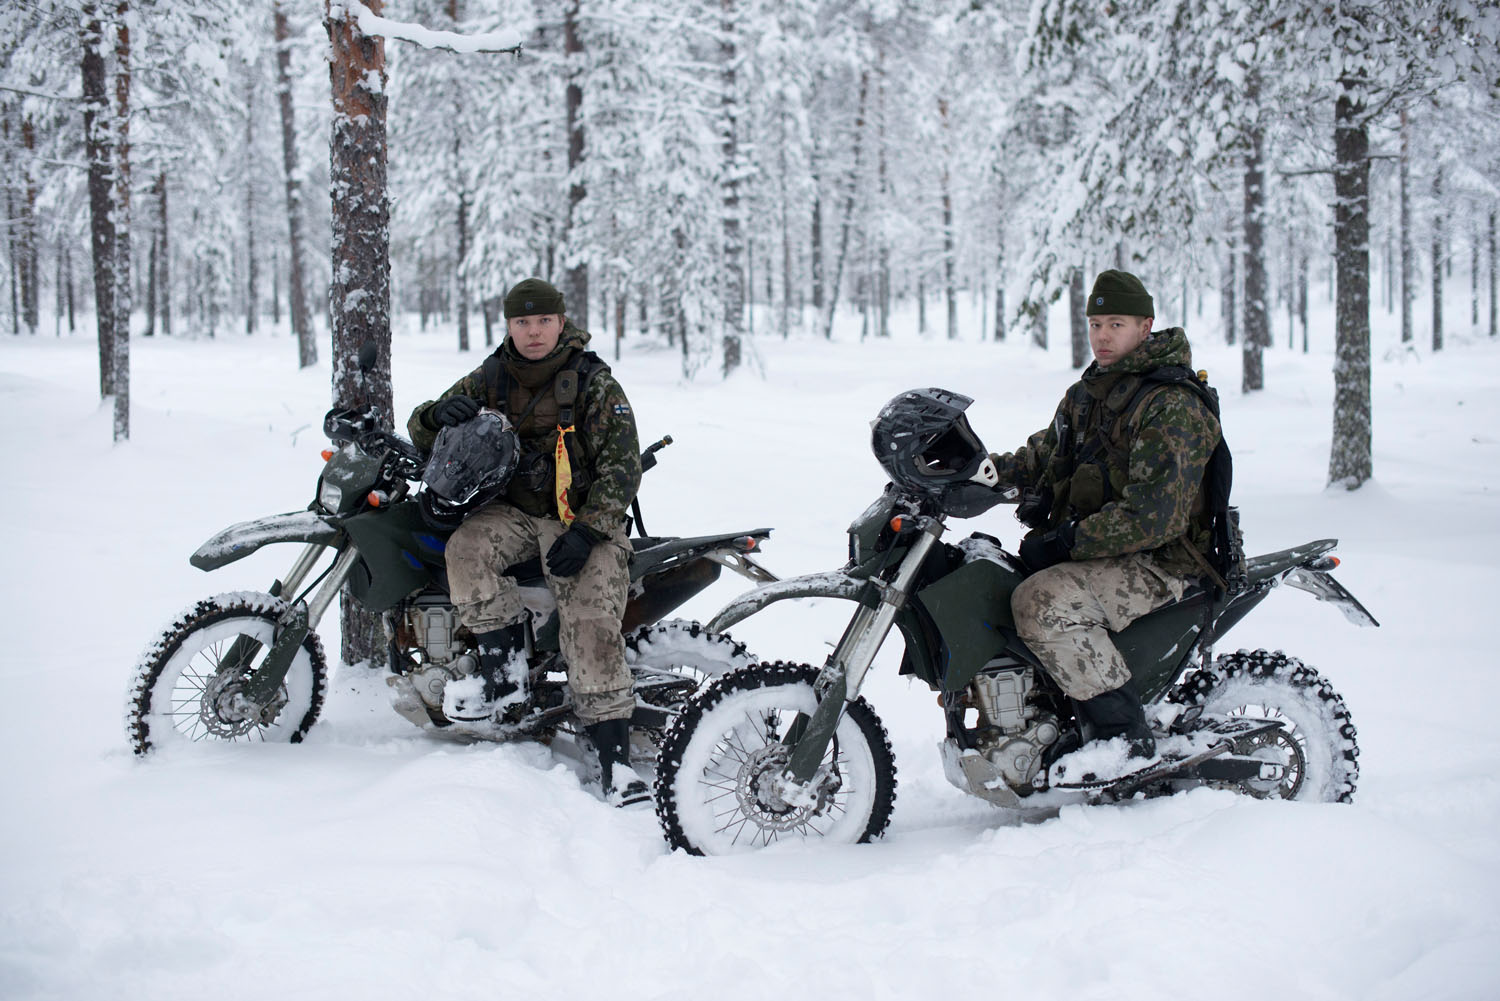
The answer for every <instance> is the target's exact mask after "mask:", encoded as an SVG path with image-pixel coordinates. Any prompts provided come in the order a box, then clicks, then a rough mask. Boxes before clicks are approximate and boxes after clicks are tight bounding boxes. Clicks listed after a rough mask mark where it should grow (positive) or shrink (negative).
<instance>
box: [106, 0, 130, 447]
mask: <svg viewBox="0 0 1500 1001" xmlns="http://www.w3.org/2000/svg"><path fill="white" fill-rule="evenodd" d="M129 14H130V4H129V3H128V0H120V3H118V4H116V6H115V18H116V23H115V178H114V180H115V186H114V216H115V264H114V281H115V284H114V291H113V293H112V294H111V298H110V304H111V305H112V306H113V307H114V314H115V320H114V324H113V326H114V348H115V352H114V355H115V358H114V393H113V396H114V398H115V436H114V437H115V441H117V442H121V441H129V440H130V306H131V291H132V290H131V285H130V264H131V260H130V27H129V20H128V16H129Z"/></svg>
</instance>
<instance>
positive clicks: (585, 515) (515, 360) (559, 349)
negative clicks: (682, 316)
mask: <svg viewBox="0 0 1500 1001" xmlns="http://www.w3.org/2000/svg"><path fill="white" fill-rule="evenodd" d="M504 309H505V321H506V332H507V336H506V339H505V341H504V342H503V343H502V344H501V345H500V347H499V349H497V350H496V351H495V354H494V355H493V356H492V357H491V358H490V359H486V361H485V363H484V364H483V365H481V366H480V367H479V368H477V369H475V370H474V371H473V372H471V373H469V374H468V375H466V376H464V377H463V378H462V379H460V380H458V382H456V383H454V384H453V385H452V386H450V387H449V388H448V389H447V390H446V391H445V392H444V393H443V394H442V395H441V396H439V397H438V398H437V399H436V400H431V401H428V402H426V403H423V404H422V405H421V406H419V407H417V408H416V410H414V411H413V412H412V415H411V419H410V420H409V421H408V422H407V430H408V432H409V433H410V434H411V439H412V441H413V442H414V443H416V445H417V446H418V447H420V448H424V449H430V448H431V447H432V443H433V441H434V439H435V438H436V437H437V432H438V430H439V429H440V428H442V427H444V426H451V425H456V424H459V423H461V422H463V421H465V420H468V419H470V418H472V417H473V416H475V415H476V414H477V413H478V412H479V410H480V408H481V407H487V408H490V409H493V410H498V411H500V412H502V413H504V414H505V415H506V417H507V418H508V419H509V420H510V421H511V423H512V424H514V425H515V427H516V431H517V434H518V435H519V437H520V439H521V446H522V447H521V454H522V459H521V466H520V468H519V469H518V470H517V472H516V475H515V476H514V477H512V479H511V481H510V485H509V487H508V488H507V492H506V494H505V496H504V498H503V499H501V500H497V501H495V502H494V503H491V504H490V505H489V506H487V507H484V508H481V509H480V510H478V511H476V512H474V513H472V514H471V515H470V516H469V517H468V518H466V519H465V520H464V522H463V524H462V525H461V526H459V528H458V530H457V531H456V532H454V533H453V536H452V538H451V539H449V541H448V548H447V552H446V560H447V566H448V582H449V589H450V593H451V595H452V597H453V603H454V604H455V605H456V606H457V608H458V614H459V618H460V620H461V621H462V622H463V623H464V625H466V626H468V627H469V629H470V631H471V632H473V633H474V636H475V638H476V640H477V641H478V646H479V657H480V673H481V675H482V677H483V679H484V686H483V691H482V692H480V691H473V692H465V691H464V690H463V689H462V688H461V687H457V686H450V687H453V688H454V689H455V692H456V693H457V694H455V696H454V701H455V704H454V705H452V706H449V705H445V706H444V712H445V713H447V714H448V715H450V716H451V717H453V718H455V719H460V720H465V719H467V720H476V719H488V718H490V717H491V716H493V715H494V714H495V712H496V711H497V710H500V711H503V710H504V708H505V707H506V706H507V705H509V704H511V703H513V702H518V701H520V700H522V699H524V698H525V694H526V693H525V689H524V685H525V681H526V670H525V657H524V650H523V647H524V630H523V628H522V626H521V623H522V621H523V617H524V615H525V608H524V606H523V605H522V602H521V596H520V592H519V588H518V587H517V585H516V582H515V581H514V580H513V579H512V578H510V577H506V576H504V575H503V574H502V571H503V570H504V569H505V568H506V567H509V566H511V565H513V564H516V563H519V562H521V561H523V560H527V559H532V558H534V557H536V556H538V555H541V554H545V558H544V560H543V573H544V575H545V577H546V580H547V586H548V587H549V588H550V589H551V591H552V593H553V595H554V596H555V598H556V600H557V614H558V620H559V626H560V630H559V637H558V639H559V644H560V646H561V648H562V653H563V657H564V659H565V660H566V661H567V667H568V686H569V688H571V689H572V691H573V696H574V698H575V700H576V707H575V709H576V712H577V714H578V717H579V719H581V720H582V721H583V722H584V724H585V729H586V731H587V732H588V734H589V736H590V738H591V739H592V741H593V743H594V745H595V747H596V748H597V749H598V752H599V759H600V765H601V771H602V773H603V780H604V787H605V792H606V794H607V795H608V796H609V798H610V799H611V801H613V802H615V803H616V804H617V805H621V806H626V805H630V804H631V803H634V802H641V801H644V800H645V799H646V798H647V797H648V793H647V790H646V786H645V783H644V782H642V781H641V780H640V778H639V776H638V775H636V774H635V772H634V771H633V770H632V769H631V768H630V765H629V756H628V749H629V746H630V745H629V732H630V731H629V720H630V716H631V714H632V713H633V712H634V709H635V696H634V694H633V693H632V691H631V680H630V671H629V669H628V668H626V666H625V643H624V639H623V638H622V637H621V635H620V622H621V619H622V617H623V616H624V614H625V602H626V597H627V592H628V590H629V587H630V574H629V556H630V543H629V542H628V541H627V539H626V537H625V512H626V510H627V509H628V508H629V506H630V502H631V500H632V499H633V498H634V497H635V494H636V490H637V489H638V488H639V486H640V482H641V460H640V445H639V443H638V441H637V438H636V430H635V418H634V416H633V415H632V413H631V409H630V403H629V401H628V400H626V398H625V393H624V391H623V390H622V389H621V388H620V384H619V383H618V382H616V381H615V379H614V377H613V375H611V373H610V371H609V367H608V366H607V365H605V364H604V363H603V362H602V361H600V360H599V358H598V357H597V356H596V355H593V354H592V353H589V352H587V351H586V347H587V344H588V341H589V335H588V333H587V332H586V331H583V330H580V329H578V328H577V327H575V326H574V325H573V324H572V323H570V322H568V320H567V318H566V315H565V314H564V303H563V297H562V294H561V293H560V292H558V290H557V289H556V288H554V287H553V286H551V285H549V284H548V283H546V282H544V281H542V280H541V279H538V278H528V279H526V280H525V281H522V282H520V283H519V284H517V285H516V286H515V287H514V288H512V289H511V290H510V292H508V293H507V294H506V296H505V300H504ZM502 396H503V398H501V397H502ZM570 410H571V415H572V417H573V423H572V424H571V425H569V426H567V427H564V426H563V423H564V422H563V420H562V418H563V416H564V415H566V414H568V413H569V411H570ZM560 439H561V440H560ZM450 710H451V711H450Z"/></svg>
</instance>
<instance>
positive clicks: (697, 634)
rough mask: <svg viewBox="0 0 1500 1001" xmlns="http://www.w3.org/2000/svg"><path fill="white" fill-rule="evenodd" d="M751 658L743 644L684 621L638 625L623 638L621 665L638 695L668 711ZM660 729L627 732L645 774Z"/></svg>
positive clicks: (634, 757) (651, 762) (655, 753)
mask: <svg viewBox="0 0 1500 1001" xmlns="http://www.w3.org/2000/svg"><path fill="white" fill-rule="evenodd" d="M753 661H754V658H753V657H751V656H750V654H749V652H748V651H746V650H745V644H743V643H736V642H735V641H734V640H733V639H731V638H730V637H729V636H728V635H727V634H725V633H713V632H709V631H708V630H707V629H704V628H703V626H702V625H700V624H699V623H697V622H689V621H686V620H684V619H668V620H667V621H665V622H657V623H654V624H652V625H649V626H641V627H640V628H639V629H637V630H636V631H635V632H633V633H631V634H630V635H629V636H627V637H625V664H626V666H627V667H629V668H630V673H631V676H632V678H633V680H634V682H635V693H636V697H637V698H639V699H640V701H642V702H644V703H646V704H647V705H651V706H657V707H659V708H662V709H666V710H668V711H669V712H672V713H676V712H677V711H678V710H679V709H681V708H682V704H683V703H684V702H686V701H687V699H688V698H689V697H691V696H692V694H693V693H694V692H696V691H697V690H698V689H699V688H700V687H702V686H703V685H704V684H705V683H706V682H708V681H710V680H712V679H714V678H718V677H721V676H723V675H725V674H728V673H729V672H730V671H734V670H738V669H739V668H742V667H748V666H749V665H750V664H751V663H753ZM663 732H664V731H663V730H661V729H657V728H655V727H644V726H637V727H635V728H634V729H633V730H632V731H631V735H630V740H631V748H630V757H631V762H632V763H633V764H634V765H635V766H636V768H637V770H638V771H640V772H641V774H642V775H644V776H648V777H649V775H650V773H651V772H652V771H653V770H654V769H655V768H656V760H657V756H658V752H659V748H660V744H661V739H662V734H663Z"/></svg>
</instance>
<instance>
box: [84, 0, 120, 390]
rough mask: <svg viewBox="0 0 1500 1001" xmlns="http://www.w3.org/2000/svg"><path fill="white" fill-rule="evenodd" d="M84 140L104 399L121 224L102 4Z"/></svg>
mask: <svg viewBox="0 0 1500 1001" xmlns="http://www.w3.org/2000/svg"><path fill="white" fill-rule="evenodd" d="M82 45H83V136H84V154H85V156H86V157H87V159H88V190H89V244H90V249H91V251H92V253H93V272H94V323H95V326H96V327H97V328H98V333H99V396H100V398H101V399H102V398H104V397H107V396H109V395H110V394H111V393H113V392H114V381H115V375H114V369H115V334H114V331H115V327H114V323H115V310H114V287H115V278H114V264H115V224H114V216H113V215H112V214H111V209H112V208H113V196H112V192H111V188H112V187H113V185H114V149H113V142H112V136H111V135H110V128H109V97H108V93H107V89H106V80H105V71H104V27H103V24H102V23H101V22H100V20H99V5H98V3H97V2H94V0H86V2H85V3H84V5H83V31H82Z"/></svg>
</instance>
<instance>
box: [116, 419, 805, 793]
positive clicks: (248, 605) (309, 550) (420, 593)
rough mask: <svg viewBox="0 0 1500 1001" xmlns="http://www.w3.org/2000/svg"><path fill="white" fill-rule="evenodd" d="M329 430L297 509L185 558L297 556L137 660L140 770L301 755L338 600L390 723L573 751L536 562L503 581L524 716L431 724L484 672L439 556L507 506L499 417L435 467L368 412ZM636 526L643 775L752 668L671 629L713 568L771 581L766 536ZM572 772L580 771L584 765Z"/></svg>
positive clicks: (636, 730) (466, 430)
mask: <svg viewBox="0 0 1500 1001" xmlns="http://www.w3.org/2000/svg"><path fill="white" fill-rule="evenodd" d="M324 431H325V432H326V434H327V435H328V437H329V438H330V439H331V440H332V442H333V444H334V446H335V448H333V449H330V450H326V451H325V452H324V460H325V465H324V466H323V468H322V469H321V471H320V475H319V477H318V482H317V487H316V496H315V499H314V501H313V502H312V504H311V505H309V507H308V509H307V510H305V511H299V512H293V513H289V514H278V515H272V516H270V517H266V518H260V519H257V520H254V521H249V522H244V523H241V524H237V525H233V526H231V527H229V528H226V529H224V530H223V531H221V532H219V533H218V534H217V535H215V536H214V537H213V538H211V539H209V540H208V541H207V542H205V543H204V544H203V545H202V546H201V547H200V548H199V549H198V551H197V552H195V553H194V554H193V556H192V558H191V563H192V565H193V566H195V567H197V568H198V569H200V570H216V569H219V568H221V567H224V566H227V565H229V564H231V563H233V562H235V561H237V560H239V559H242V558H243V557H245V556H248V555H249V554H250V553H252V552H255V551H256V550H258V549H260V548H261V547H263V546H266V545H270V544H273V543H294V544H298V545H300V546H301V547H302V548H301V551H300V553H299V554H298V556H297V557H296V559H295V560H294V561H293V563H292V565H291V567H290V569H289V570H288V571H287V573H286V575H285V576H284V577H283V578H282V579H280V580H277V581H276V582H274V583H273V584H272V585H271V587H270V589H269V590H268V591H265V592H234V593H226V594H219V595H216V596H214V597H210V598H205V599H204V600H202V601H199V602H198V603H197V604H195V605H193V606H192V607H191V608H188V609H186V610H185V611H183V612H182V613H181V614H180V615H178V616H177V617H176V618H175V619H174V620H173V621H172V623H171V624H170V625H169V626H167V627H166V629H165V630H164V631H163V632H162V633H161V635H160V636H159V637H158V638H157V639H156V640H155V641H154V642H152V643H151V644H150V645H149V646H148V647H147V649H146V651H145V652H144V654H143V655H142V657H141V659H140V662H139V664H138V666H137V667H136V670H135V675H134V679H133V681H132V683H131V687H130V693H129V697H128V706H127V727H128V730H129V735H130V740H131V743H132V745H133V746H134V748H135V751H136V753H138V754H145V753H147V752H148V751H150V750H151V749H152V748H159V747H163V746H165V745H168V744H174V743H192V742H248V741H271V742H293V743H295V742H298V741H301V740H302V739H303V737H304V736H305V735H306V734H307V732H308V729H309V728H310V727H311V726H312V725H313V724H314V723H315V722H316V721H317V719H318V714H319V711H320V709H321V708H322V704H323V699H324V694H325V692H326V690H327V684H328V668H327V664H326V661H325V658H324V654H323V649H322V644H321V642H320V641H319V638H318V634H317V631H316V629H317V625H318V622H319V621H320V620H321V619H322V617H323V615H324V613H325V612H326V611H327V610H328V608H329V607H330V606H331V605H332V604H333V603H334V599H335V598H336V597H337V596H338V595H339V593H340V591H341V590H343V589H344V588H345V587H346V586H347V588H348V593H349V594H350V595H352V596H353V598H354V599H355V600H356V601H357V602H358V603H359V604H360V605H362V606H363V607H364V608H365V609H367V610H369V611H372V612H378V613H380V614H381V616H382V618H383V621H384V625H385V630H386V635H387V637H388V643H389V646H388V653H389V665H390V667H389V669H390V674H389V676H388V677H387V678H386V681H387V683H388V685H389V687H390V695H391V703H392V706H393V708H394V709H395V710H396V711H397V712H398V713H400V714H401V715H402V716H403V717H405V718H406V719H408V720H409V721H411V722H412V723H414V724H415V725H417V726H418V727H420V728H421V729H422V730H424V731H426V732H427V733H429V734H433V735H436V736H450V737H456V738H458V739H462V740H491V741H508V740H517V739H537V740H544V741H550V740H551V739H552V738H553V737H554V736H556V735H557V734H558V733H564V734H571V735H573V736H574V737H575V738H576V737H577V736H578V735H579V734H580V731H581V729H582V727H581V725H580V723H579V722H578V720H577V718H576V717H575V716H574V715H573V712H572V706H573V698H572V695H571V693H570V692H569V690H568V686H567V682H566V678H565V669H566V666H565V664H564V662H563V660H562V655H561V653H560V650H559V644H558V618H557V614H556V605H555V602H554V601H553V600H552V596H551V593H550V591H548V589H547V586H546V583H545V580H544V578H543V575H542V569H541V564H540V560H539V559H532V560H529V561H527V562H524V563H522V564H520V565H517V566H513V567H509V568H507V569H506V570H505V573H507V574H508V575H510V576H512V577H515V578H516V579H517V581H518V583H519V584H520V585H521V591H522V597H523V600H524V602H525V604H526V606H527V611H528V616H527V618H526V622H525V655H526V658H527V661H528V664H529V680H530V684H529V685H528V686H527V691H528V697H527V699H526V701H524V702H523V703H520V704H518V705H511V706H507V707H505V709H506V711H505V712H504V714H503V715H501V714H499V713H497V714H496V715H495V716H494V717H492V718H487V719H477V720H469V719H461V720H456V719H449V718H447V717H446V716H445V715H444V713H443V697H444V691H445V689H446V688H447V687H448V686H450V685H456V684H460V683H463V682H464V681H465V679H471V678H473V677H474V676H475V674H476V672H477V671H478V668H479V663H478V657H477V651H476V648H475V641H474V637H473V635H472V634H471V633H470V632H469V630H468V629H467V628H465V627H464V626H463V625H462V624H461V623H460V622H459V620H458V616H457V613H456V611H455V609H454V606H453V604H452V602H451V601H450V599H449V595H448V590H447V573H446V569H445V566H444V547H445V544H446V542H447V539H448V538H449V536H450V535H451V534H452V532H453V530H454V529H455V528H457V526H458V524H459V522H460V521H461V520H462V517H463V515H464V514H465V513H466V512H467V511H468V510H469V509H471V508H473V509H477V507H478V506H480V505H481V504H482V503H483V502H485V501H487V500H489V499H490V498H492V497H494V496H497V495H498V493H499V492H501V491H503V488H504V486H505V482H506V479H507V478H508V476H509V475H510V474H511V472H513V470H514V468H515V462H514V459H515V454H516V450H517V449H518V447H519V446H518V443H517V441H516V439H515V434H514V431H513V430H512V429H510V427H509V424H508V422H507V421H506V420H505V418H504V417H503V416H502V415H500V414H497V413H495V412H493V411H486V412H485V413H483V414H481V415H480V417H478V418H476V419H474V420H472V421H468V422H465V423H464V424H462V425H460V426H459V427H457V428H449V429H445V430H444V432H443V434H442V435H440V436H439V440H438V442H437V443H436V444H435V445H434V448H433V452H432V455H431V456H429V455H428V454H424V453H423V452H421V451H420V450H418V449H417V448H416V447H415V446H414V445H412V444H411V442H409V441H407V440H406V439H404V438H401V437H399V436H397V435H394V434H391V433H390V432H387V431H383V430H381V429H379V428H378V427H377V426H376V421H375V417H374V416H373V415H372V414H371V413H367V412H356V411H352V410H340V409H335V410H332V411H330V412H329V413H328V415H327V417H326V418H325V421H324ZM670 443H671V438H670V437H666V438H663V439H662V440H660V441H658V442H657V443H656V444H654V445H652V446H651V447H650V448H648V449H647V450H646V452H645V453H644V454H643V455H642V467H643V469H650V468H651V467H652V466H654V465H655V463H656V456H655V453H656V452H657V451H658V450H660V449H661V448H662V447H664V446H665V445H667V444H670ZM507 448H509V449H510V451H509V453H508V454H507V453H506V452H505V449H507ZM440 452H442V453H443V454H441V455H440V454H439V453H440ZM455 470H459V471H460V472H467V473H474V474H476V475H474V476H469V477H465V476H462V475H460V476H455V475H454V471H455ZM496 470H499V472H498V473H496ZM478 474H485V475H487V476H488V478H487V479H486V478H485V476H483V475H478ZM414 483H415V484H416V487H415V489H413V484H414ZM434 485H436V486H437V487H438V488H437V489H435V488H434ZM630 520H631V526H630V527H628V528H627V534H629V531H630V530H631V529H632V528H633V530H634V532H635V533H636V534H635V536H634V537H632V538H630V540H629V541H630V544H631V547H632V550H633V552H632V555H631V557H630V581H631V584H630V592H629V599H628V603H627V605H626V610H625V615H624V619H623V622H622V631H623V633H624V634H625V643H626V663H627V666H628V667H629V669H630V672H631V675H632V677H633V681H634V687H635V695H636V710H635V714H634V716H633V718H632V721H631V722H632V727H633V733H632V746H631V754H632V764H633V766H636V767H637V770H638V771H640V772H641V773H642V774H645V775H649V774H650V770H651V768H652V767H653V766H654V762H655V758H656V745H657V742H658V740H659V737H660V734H661V732H662V730H663V729H664V728H665V726H666V725H667V723H668V722H669V721H670V719H671V717H672V715H673V714H674V712H675V711H676V710H677V708H678V707H679V706H680V704H681V703H682V701H683V700H684V698H685V697H686V696H687V695H688V694H689V693H690V692H692V691H693V690H694V689H695V688H696V687H698V686H699V685H700V684H702V682H703V681H704V680H705V679H706V678H709V677H713V676H717V675H720V674H724V673H726V672H728V671H730V670H733V669H735V668H739V667H742V666H745V665H747V664H749V663H750V662H751V658H750V656H749V654H748V653H747V652H746V651H745V648H744V646H743V645H742V644H739V643H736V642H734V641H733V640H732V639H731V638H729V637H728V636H727V635H723V634H719V633H714V632H712V631H710V630H706V629H704V628H702V627H701V626H700V625H699V624H698V623H697V622H689V621H683V620H673V619H667V618H666V616H667V615H668V614H670V613H671V612H672V611H673V610H674V609H676V608H678V607H680V606H681V605H682V604H683V603H684V602H686V601H687V600H688V599H690V598H691V597H693V596H694V595H696V594H698V593H699V592H701V591H702V590H703V589H704V588H706V587H708V586H709V585H710V584H712V583H713V582H714V581H715V580H717V579H718V577H719V575H720V573H721V572H722V569H723V568H724V567H729V568H730V569H732V570H734V571H735V572H737V573H739V574H741V575H743V576H745V577H746V578H748V579H750V580H752V581H756V582H761V583H766V582H771V581H774V580H776V577H775V576H774V575H773V574H771V573H770V572H769V571H767V570H766V569H765V568H764V567H762V566H760V565H759V564H758V563H757V562H756V561H755V559H754V558H753V555H752V554H755V553H757V552H758V551H759V549H760V546H761V543H763V542H764V541H765V540H766V539H767V538H768V537H769V535H770V531H771V530H770V529H769V528H757V529H752V530H749V531H742V532H732V533H726V534H722V535H711V536H703V537H695V538H677V537H669V536H650V535H647V534H646V529H645V526H644V524H643V523H642V521H641V511H640V505H639V502H638V501H636V502H634V503H633V504H632V514H631V518H630ZM320 565H323V568H322V569H321V570H318V568H319V566H320ZM585 739H586V738H585ZM577 756H578V757H579V758H581V759H582V760H583V761H584V762H585V763H586V765H585V767H586V768H587V763H588V762H590V761H591V759H592V757H593V756H592V755H588V754H581V753H580V754H577Z"/></svg>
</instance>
